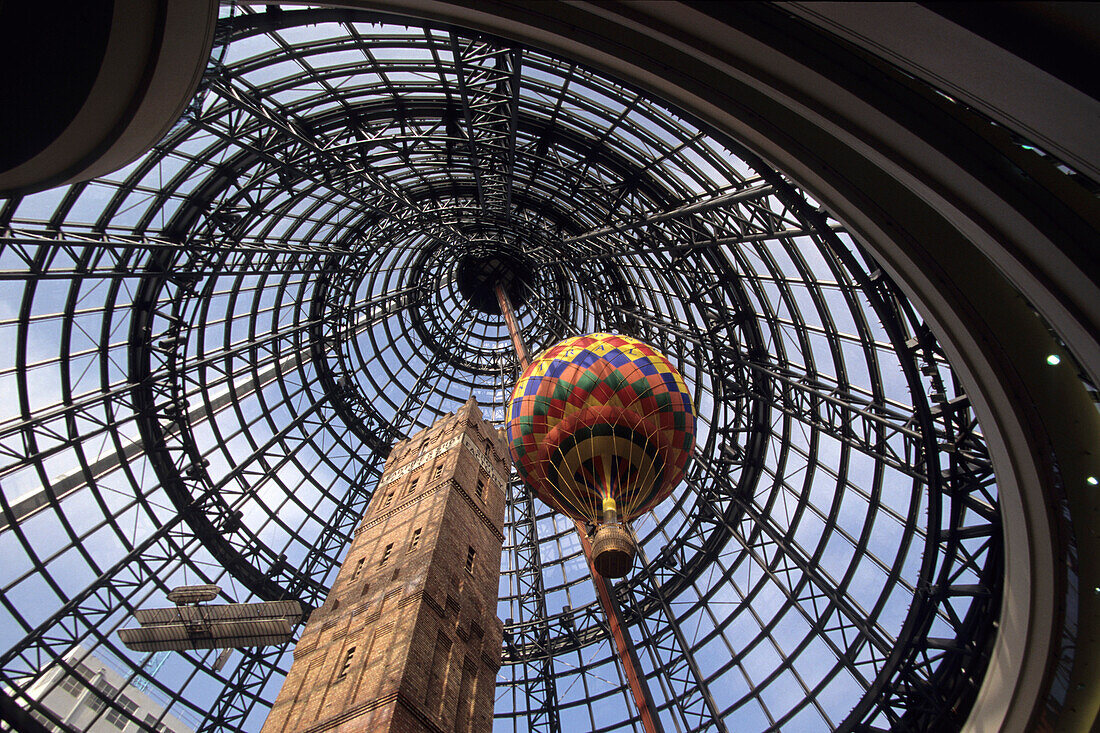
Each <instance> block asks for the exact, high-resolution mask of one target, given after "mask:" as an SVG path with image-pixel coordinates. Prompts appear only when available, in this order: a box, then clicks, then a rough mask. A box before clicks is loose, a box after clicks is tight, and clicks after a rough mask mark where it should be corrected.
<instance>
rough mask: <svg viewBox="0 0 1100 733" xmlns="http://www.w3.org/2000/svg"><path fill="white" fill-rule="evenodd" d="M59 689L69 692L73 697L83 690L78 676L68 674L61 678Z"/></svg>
mask: <svg viewBox="0 0 1100 733" xmlns="http://www.w3.org/2000/svg"><path fill="white" fill-rule="evenodd" d="M61 689H62V690H64V691H65V692H67V693H69V694H70V695H72V696H73V697H76V696H77V695H79V694H80V693H81V692H83V691H84V685H82V684H81V683H80V678H79V677H77V676H75V675H69V676H67V677H65V678H64V679H62V680H61Z"/></svg>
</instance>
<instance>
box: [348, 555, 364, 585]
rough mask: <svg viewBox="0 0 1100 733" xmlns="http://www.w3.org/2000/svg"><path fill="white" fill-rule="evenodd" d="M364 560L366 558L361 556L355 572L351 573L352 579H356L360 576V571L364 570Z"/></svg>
mask: <svg viewBox="0 0 1100 733" xmlns="http://www.w3.org/2000/svg"><path fill="white" fill-rule="evenodd" d="M364 560H366V558H365V557H361V558H359V562H357V563H355V572H354V573H352V575H351V579H352V580H355V579H356V578H358V577H359V573H361V572H363V561H364Z"/></svg>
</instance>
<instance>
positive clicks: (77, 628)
mask: <svg viewBox="0 0 1100 733" xmlns="http://www.w3.org/2000/svg"><path fill="white" fill-rule="evenodd" d="M223 15H224V17H223V18H222V21H221V23H220V26H219V35H218V40H217V42H216V44H215V49H214V56H213V59H212V61H211V64H210V66H209V69H208V71H207V74H206V77H205V79H204V82H203V85H202V87H201V90H200V93H199V95H198V96H197V97H196V99H195V101H194V104H193V105H192V106H191V108H190V109H189V110H188V112H187V113H186V114H185V116H184V117H183V118H182V119H181V120H180V122H179V124H178V125H176V126H175V127H174V128H173V129H172V131H171V132H170V133H169V134H168V135H167V136H166V137H165V138H164V139H163V140H162V141H161V142H160V143H159V144H158V145H157V146H156V147H155V148H154V149H153V150H151V151H150V152H149V153H148V154H147V155H145V156H144V157H143V158H141V159H139V160H138V161H136V162H135V163H133V164H132V165H130V166H128V167H127V168H126V169H124V170H121V171H118V172H116V173H114V174H112V175H110V176H107V177H105V178H102V179H98V180H94V181H91V182H88V183H84V184H77V185H74V186H70V187H64V188H58V189H53V190H50V191H46V192H44V193H40V194H36V195H32V196H26V197H23V198H17V199H11V200H8V201H4V202H0V235H2V239H0V242H2V250H0V272H2V273H3V277H4V279H5V280H6V281H7V284H6V285H5V287H4V288H3V290H2V294H0V307H2V310H0V334H3V343H5V344H7V345H9V348H7V349H5V350H4V351H3V356H2V361H0V387H2V393H3V394H5V395H7V396H8V399H6V400H4V401H3V403H2V408H0V409H2V413H0V420H2V422H0V441H2V442H0V446H2V448H3V453H4V456H5V459H4V462H3V465H2V467H0V480H2V487H3V489H2V497H3V503H2V510H3V511H2V514H0V522H2V526H0V554H2V556H3V557H4V558H5V561H4V563H3V564H2V565H0V567H2V569H0V589H2V592H3V599H4V600H3V605H2V610H0V633H2V636H3V643H2V644H0V649H3V650H6V651H4V652H3V656H2V662H0V666H2V675H3V678H2V679H3V682H4V683H5V684H6V685H7V687H8V688H9V689H10V690H12V691H13V694H16V695H18V694H19V693H20V692H25V691H26V690H27V689H28V688H29V687H30V686H31V684H32V683H33V681H34V680H36V679H40V678H41V674H42V671H43V670H46V669H49V668H55V667H58V666H60V667H62V668H64V667H69V666H73V665H74V664H75V662H74V659H75V657H73V655H72V654H71V652H72V650H73V649H75V648H77V647H76V645H80V646H79V648H80V649H81V650H82V651H81V652H80V653H84V652H85V651H90V652H91V653H93V654H95V655H96V656H97V657H98V658H100V659H103V660H106V662H107V663H108V664H109V665H110V666H111V667H112V668H113V669H114V670H115V671H117V672H118V673H119V674H120V675H122V676H123V677H124V678H126V679H128V680H129V681H130V683H131V684H133V685H135V686H138V687H139V688H141V689H143V690H144V691H145V694H147V695H149V696H150V697H152V698H154V699H157V700H159V701H160V703H161V704H162V705H163V706H164V707H165V709H166V711H167V714H170V715H173V716H175V717H176V718H178V719H179V720H182V721H184V722H185V723H186V724H187V725H189V726H191V727H192V728H194V729H195V730H213V729H220V728H227V729H244V730H258V729H259V727H260V725H261V723H262V721H263V718H264V716H265V715H266V712H267V710H268V708H269V707H270V705H271V704H272V702H273V700H274V697H275V694H276V693H277V691H278V689H279V685H280V684H281V682H282V679H283V675H284V674H285V671H286V669H288V668H289V664H290V658H291V657H290V647H287V648H269V649H264V650H260V651H252V650H245V651H243V652H235V653H234V654H233V656H232V657H230V660H229V662H228V664H226V666H225V667H224V668H222V669H220V670H215V669H214V668H213V663H214V658H215V657H216V656H217V654H216V652H190V653H173V654H171V655H170V656H167V657H165V656H163V655H161V656H157V655H142V654H136V653H134V652H130V651H127V650H126V649H125V648H123V647H122V646H121V644H120V643H119V641H118V638H117V635H116V634H115V631H116V630H117V629H118V628H119V627H120V626H122V625H124V624H125V623H126V622H127V620H128V618H129V616H130V615H131V613H132V611H133V609H135V608H138V607H147V606H157V605H161V604H162V603H163V594H164V591H165V590H166V589H167V588H170V587H172V586H174V585H179V584H185V583H191V584H194V583H217V584H219V585H220V586H221V587H222V589H223V595H224V596H225V597H226V598H228V599H231V600H234V601H239V602H244V601H249V600H256V599H267V600H274V599H277V598H295V599H300V600H301V601H302V602H303V604H305V605H307V606H308V607H315V606H317V605H319V604H320V603H321V602H322V601H323V599H324V596H325V592H326V588H327V586H328V584H329V583H331V581H332V580H333V579H334V578H335V575H336V571H337V570H338V567H339V563H340V561H341V558H342V554H343V552H344V550H345V548H346V546H347V543H348V542H349V540H350V536H351V532H352V530H353V528H354V527H355V525H356V523H357V521H358V518H359V516H360V515H361V514H362V512H363V510H364V508H365V507H366V505H367V503H368V501H369V500H370V497H371V492H372V489H373V487H374V485H375V483H376V481H377V478H378V476H379V475H380V471H381V467H382V464H383V461H384V458H385V456H386V454H387V452H388V449H389V446H390V445H391V444H392V443H393V442H394V441H395V440H397V439H400V438H401V437H405V436H409V435H411V434H413V433H415V432H416V431H418V430H419V429H421V428H423V427H425V426H427V425H430V424H431V423H432V422H433V421H434V420H435V419H436V418H437V417H438V416H440V415H443V414H446V413H448V412H450V411H453V410H454V409H455V408H457V407H458V406H459V405H461V404H462V403H463V402H465V401H466V399H467V398H468V397H469V396H471V395H473V396H474V397H476V398H477V400H478V402H479V403H480V404H481V405H482V408H483V410H484V411H485V414H486V416H487V417H489V418H490V419H492V420H495V421H497V422H498V423H500V424H503V416H504V415H503V407H504V405H505V403H506V401H507V399H508V396H509V392H510V388H511V385H512V382H513V380H514V379H515V377H516V376H517V374H518V363H517V359H516V355H515V353H514V351H513V349H512V345H511V342H510V340H509V335H508V331H507V328H506V326H505V323H504V321H503V318H502V317H501V315H500V314H499V312H497V310H496V309H495V307H494V305H493V302H492V301H491V299H488V298H486V297H485V289H486V284H487V283H490V282H498V281H500V282H504V283H505V284H506V287H507V288H508V290H509V292H510V294H511V295H512V299H513V300H514V302H515V304H516V312H517V318H518V321H519V325H520V327H521V329H522V331H523V334H524V338H525V339H526V340H527V343H528V345H529V347H530V348H531V349H532V351H538V350H539V349H541V348H544V347H546V346H549V345H551V344H553V343H555V342H556V341H558V340H560V339H562V338H564V337H567V336H572V335H578V334H582V333H587V332H592V331H608V332H619V333H625V334H628V335H631V336H635V337H637V338H641V339H643V340H646V341H648V342H649V343H652V344H653V345H655V346H656V347H658V348H659V349H661V350H662V351H663V352H664V353H666V354H667V355H668V356H669V358H670V359H671V360H672V361H673V362H674V363H675V364H676V366H677V368H678V369H679V370H680V372H681V373H682V374H683V375H684V377H685V379H686V381H687V383H688V385H689V387H690V388H691V389H692V390H693V396H694V400H695V404H696V406H697V409H698V412H699V434H698V445H697V449H696V457H695V460H694V461H693V462H692V463H691V465H690V467H689V470H688V477H687V480H686V481H685V482H684V483H683V484H682V485H681V486H680V487H678V488H677V489H676V490H675V491H674V492H673V494H672V496H670V497H669V498H668V499H667V500H666V501H665V502H664V503H662V504H661V505H660V506H658V507H657V508H656V509H655V510H654V511H652V512H651V513H649V514H648V515H646V516H644V517H642V518H641V519H639V520H638V521H637V522H636V523H635V525H634V529H635V531H636V533H637V535H638V537H639V540H640V545H641V551H640V553H639V560H638V561H637V563H636V568H635V572H634V573H633V574H632V575H631V576H629V577H628V578H626V579H624V580H623V581H622V582H620V583H618V584H616V595H617V599H618V601H619V603H620V605H621V607H622V609H623V613H624V616H625V618H626V621H627V625H628V628H629V632H630V634H631V636H632V637H633V640H634V643H635V645H636V647H637V651H638V656H639V661H640V664H641V668H642V670H643V672H644V673H645V674H646V676H647V678H648V681H649V686H650V688H651V690H652V691H653V695H654V698H655V702H656V704H657V707H658V714H659V716H660V717H661V719H662V721H663V722H664V725H665V727H666V728H667V729H668V730H681V731H688V730H727V729H729V730H733V729H736V730H739V731H741V730H743V731H762V730H779V729H782V730H798V731H815V730H834V729H844V730H861V731H866V730H877V729H891V728H897V727H910V726H911V727H913V728H916V729H936V730H949V729H952V728H957V727H959V726H960V725H961V723H962V721H963V720H964V719H965V717H966V713H967V710H968V709H969V705H970V702H971V701H972V699H973V696H974V694H975V693H976V691H977V687H978V685H979V684H980V682H981V679H982V676H983V674H984V668H985V660H986V658H987V656H988V652H989V647H990V644H991V642H992V638H993V635H994V631H995V625H996V620H997V616H998V607H997V603H998V599H999V597H1000V590H999V589H1000V583H1001V560H1002V558H1001V547H1000V529H999V516H998V509H997V489H996V483H995V479H994V477H993V475H992V471H991V469H990V466H989V461H988V457H987V455H986V451H985V446H984V442H983V439H982V437H981V431H980V429H979V427H978V426H977V424H976V422H975V420H974V417H973V413H972V411H971V410H970V407H969V403H968V401H967V397H966V395H965V394H963V393H962V392H961V389H960V387H959V386H958V384H957V382H956V380H955V379H954V376H953V374H952V370H951V366H950V365H949V364H948V363H947V361H946V359H945V357H944V354H943V352H942V351H941V350H940V348H939V347H938V345H937V342H936V339H935V336H934V335H933V334H932V333H931V331H930V330H929V328H928V327H927V326H926V325H925V324H924V322H923V320H922V319H921V317H920V315H919V314H917V313H916V312H915V311H914V309H913V308H912V307H911V306H910V305H909V304H908V302H907V301H906V299H905V298H904V296H903V295H902V294H901V293H900V292H899V290H898V289H897V288H896V287H895V286H894V285H893V284H892V283H891V282H890V280H889V278H888V277H887V276H886V275H885V274H884V273H883V272H882V271H881V270H880V269H879V268H878V267H877V266H876V264H875V262H874V261H872V260H871V259H870V258H869V257H868V255H867V254H866V253H864V252H863V251H862V250H861V248H860V246H859V244H858V242H856V241H854V240H853V238H852V237H850V236H849V235H848V234H847V233H846V232H845V230H844V228H843V227H842V225H841V224H840V223H839V222H837V221H836V220H834V219H832V218H831V217H830V216H829V213H828V212H827V211H825V210H823V209H822V207H820V206H819V205H818V204H817V203H816V202H815V201H814V200H813V199H812V198H811V197H810V196H809V194H807V193H806V192H805V191H803V190H801V189H800V188H799V186H798V184H797V182H795V181H792V180H790V179H789V178H787V177H786V176H784V175H783V174H782V173H781V172H778V171H776V170H773V169H772V168H770V167H769V166H768V165H767V164H766V163H765V162H764V161H762V160H760V159H759V158H757V157H756V156H754V155H753V154H752V153H751V152H750V151H749V150H747V149H745V148H744V147H743V146H741V145H739V144H738V143H737V142H736V141H733V140H729V139H724V138H723V137H721V136H720V135H718V134H716V133H714V132H713V131H710V130H708V129H706V128H705V127H703V126H702V125H700V124H699V123H697V122H694V121H693V120H691V119H689V118H687V117H686V116H685V115H683V114H680V113H678V112H677V111H676V110H675V109H671V108H670V107H669V106H668V105H666V104H663V103H662V102H661V101H660V100H658V99H654V98H652V97H650V96H647V95H645V94H643V93H641V92H639V91H637V90H635V89H632V88H630V87H629V86H627V85H624V84H622V83H619V82H617V81H615V80H614V79H610V78H607V77H606V76H603V75H601V74H600V73H597V72H596V71H593V70H590V69H587V68H583V67H581V66H579V65H577V64H576V63H572V62H570V61H569V60H568V59H562V58H558V57H555V56H553V55H550V54H547V53H544V52H541V51H539V50H536V49H531V48H523V47H519V46H516V45H514V44H512V43H510V42H506V41H503V40H499V39H493V38H488V37H475V36H471V35H469V34H466V33H465V32H463V31H461V30H458V29H451V28H445V27H431V26H422V25H407V26H405V25H387V24H383V23H381V22H379V19H378V18H374V17H372V16H369V15H366V14H358V13H354V12H351V11H335V10H295V11H283V12H278V13H274V12H263V11H253V10H250V9H248V8H237V9H236V10H235V11H233V12H230V11H228V10H227V11H225V12H224V13H223ZM510 490H511V496H510V499H509V504H508V514H507V523H508V526H507V528H506V532H505V546H504V562H503V573H502V576H501V579H500V600H499V606H498V610H497V614H498V616H500V618H502V619H506V635H505V649H504V665H503V666H502V667H501V669H500V672H499V675H498V679H497V704H496V709H495V715H496V721H495V726H494V730H498V731H525V730H557V729H561V730H593V731H596V730H601V731H603V730H608V731H611V730H616V731H618V730H641V724H640V722H639V719H638V717H637V712H636V710H635V709H634V707H633V703H632V702H631V700H630V697H629V692H628V688H627V685H626V683H625V680H624V677H623V675H622V674H621V671H620V669H619V667H618V666H617V664H616V661H615V652H614V646H613V644H612V643H611V642H610V639H609V635H608V629H607V625H606V622H605V620H604V618H603V616H602V613H601V612H600V610H599V606H598V604H597V603H596V600H595V592H594V590H593V586H592V583H591V580H590V578H589V577H588V570H587V566H586V563H585V560H584V556H583V554H582V552H581V548H580V543H579V541H578V538H577V536H576V533H575V531H574V529H573V526H572V523H571V522H570V521H568V520H566V519H565V518H563V517H560V516H555V515H553V514H552V513H551V512H550V511H549V510H548V509H547V508H546V507H545V506H544V505H542V504H541V503H539V502H538V501H536V500H533V499H532V498H531V497H530V496H529V494H528V493H527V492H526V490H525V489H524V488H523V487H522V485H521V484H519V483H518V482H513V483H512V485H511V487H510ZM117 692H118V691H117V690H116V691H115V694H114V695H112V694H110V693H109V692H108V693H104V692H103V690H98V691H93V692H92V693H91V694H95V695H100V696H102V697H103V698H104V700H103V703H104V704H103V713H102V714H108V712H109V711H111V710H114V709H118V710H123V708H124V706H123V705H121V703H120V702H119V698H118V695H117ZM122 714H123V715H124V716H125V715H126V713H125V712H123V713H122Z"/></svg>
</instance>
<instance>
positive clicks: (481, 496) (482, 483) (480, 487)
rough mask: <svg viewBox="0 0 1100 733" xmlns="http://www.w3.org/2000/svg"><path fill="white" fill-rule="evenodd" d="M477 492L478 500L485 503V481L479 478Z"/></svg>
mask: <svg viewBox="0 0 1100 733" xmlns="http://www.w3.org/2000/svg"><path fill="white" fill-rule="evenodd" d="M476 491H477V498H478V500H480V501H485V479H483V478H480V477H478V480H477V489H476Z"/></svg>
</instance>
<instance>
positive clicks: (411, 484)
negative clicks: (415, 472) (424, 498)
mask: <svg viewBox="0 0 1100 733" xmlns="http://www.w3.org/2000/svg"><path fill="white" fill-rule="evenodd" d="M417 481H419V479H418V478H414V479H413V480H412V481H410V482H409V487H408V488H407V489H405V494H406V495H408V494H411V493H412V492H414V491H416V482H417Z"/></svg>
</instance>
